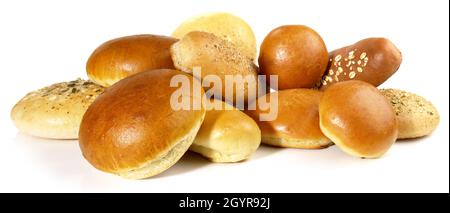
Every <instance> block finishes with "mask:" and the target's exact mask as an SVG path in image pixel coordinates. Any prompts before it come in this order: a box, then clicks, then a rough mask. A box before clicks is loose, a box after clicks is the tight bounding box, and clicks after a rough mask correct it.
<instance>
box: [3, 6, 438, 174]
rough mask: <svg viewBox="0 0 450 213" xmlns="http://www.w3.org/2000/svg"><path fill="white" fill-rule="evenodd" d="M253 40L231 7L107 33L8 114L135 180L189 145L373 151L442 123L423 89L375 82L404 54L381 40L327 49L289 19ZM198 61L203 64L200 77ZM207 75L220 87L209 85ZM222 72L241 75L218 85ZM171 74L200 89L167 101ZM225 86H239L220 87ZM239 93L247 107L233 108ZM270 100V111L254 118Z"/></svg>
mask: <svg viewBox="0 0 450 213" xmlns="http://www.w3.org/2000/svg"><path fill="white" fill-rule="evenodd" d="M256 47H257V44H256V38H255V35H254V34H253V31H252V29H251V28H250V26H249V25H248V24H247V23H246V22H245V21H243V20H242V19H241V18H239V17H236V16H234V15H232V14H228V13H209V14H204V15H200V16H196V17H193V18H191V19H189V20H186V21H185V22H183V23H182V24H181V25H180V26H179V27H178V28H177V29H176V30H175V31H174V33H173V34H172V36H171V37H168V36H160V35H133V36H127V37H121V38H117V39H113V40H110V41H107V42H105V43H103V44H102V45H100V46H99V47H97V48H96V49H95V50H94V52H93V53H92V55H91V56H90V57H89V60H88V61H87V65H86V70H87V76H88V78H89V80H81V79H77V80H75V81H69V82H62V83H57V84H54V85H51V86H48V87H44V88H42V89H39V90H37V91H33V92H31V93H29V94H27V95H26V96H25V97H23V98H22V99H21V100H20V101H19V102H18V103H17V104H16V105H15V106H14V107H13V109H12V111H11V118H12V120H13V122H14V124H15V125H16V126H17V128H18V129H19V130H20V131H22V132H24V133H27V134H30V135H33V136H37V137H43V138H52V139H78V140H79V144H80V148H81V151H82V153H83V156H84V157H85V158H86V160H87V161H89V163H91V164H92V165H93V166H94V167H96V168H97V169H99V170H102V171H105V172H109V173H113V174H116V175H120V176H123V177H125V178H132V179H142V178H148V177H151V176H154V175H157V174H159V173H161V172H163V171H165V170H167V169H168V168H170V167H171V166H172V165H174V164H175V163H176V162H177V161H178V160H179V159H180V158H181V157H182V156H183V155H184V153H186V152H187V151H188V150H191V151H193V152H196V153H199V154H201V155H203V156H204V157H206V158H208V159H210V160H211V161H212V162H239V161H243V160H246V159H249V158H250V157H251V155H252V154H253V153H254V152H255V151H256V150H257V149H258V147H259V145H260V143H261V142H262V143H265V144H268V145H271V146H277V147H288V148H301V149H321V148H326V147H329V146H331V145H334V144H335V145H337V146H338V147H339V148H340V149H341V150H342V151H344V152H345V153H347V154H350V155H353V156H357V157H361V158H377V157H380V156H382V155H383V154H384V153H386V152H387V151H388V150H389V148H390V147H391V145H392V144H393V143H394V142H395V141H396V140H397V139H407V138H417V137H423V136H426V135H429V134H430V133H431V132H432V131H433V130H434V129H435V128H436V127H437V125H438V123H439V114H438V112H437V110H436V108H435V107H434V106H433V105H432V104H431V103H430V102H428V101H427V100H425V99H424V98H422V97H420V96H418V95H415V94H412V93H409V92H406V91H402V90H396V89H380V90H379V89H377V86H379V85H381V84H382V83H383V82H385V81H386V80H387V79H388V78H389V77H391V76H392V75H393V74H394V73H395V72H396V71H397V70H398V69H399V67H400V64H401V61H402V55H401V53H400V51H399V50H398V49H397V48H396V46H395V45H394V44H393V43H392V42H391V41H389V40H388V39H385V38H367V39H363V40H361V41H358V42H356V43H355V44H353V45H350V46H346V47H343V48H340V49H337V50H334V51H331V52H329V50H328V49H327V47H326V45H325V42H324V41H323V39H322V38H321V37H320V35H319V34H318V33H317V32H316V31H314V30H313V29H311V28H309V27H307V26H303V25H288V26H281V27H278V28H276V29H274V30H273V31H271V32H270V33H269V34H268V35H267V36H266V37H265V39H264V41H263V42H262V44H261V47H260V52H259V57H258V58H257V48H256ZM256 61H257V62H258V65H257V64H256V63H255V62H256ZM195 67H201V68H202V74H201V75H200V76H195V75H194V70H195ZM211 74H212V75H215V76H217V78H218V80H219V81H222V82H223V84H222V86H223V87H222V88H217V87H213V86H211V83H212V82H210V80H209V79H208V78H207V77H206V76H207V75H211ZM226 75H231V76H233V75H245V76H249V79H248V81H246V82H245V84H244V85H234V84H236V83H233V85H226V84H227V83H229V82H226V81H225V80H224V79H225V76H226ZM258 75H265V76H267V77H270V76H277V78H278V85H276V86H275V87H274V88H272V90H270V91H269V90H265V93H264V94H262V95H259V96H258V95H254V94H250V93H248V91H249V90H251V89H252V88H260V87H261V86H266V85H265V82H261V81H260V80H259V78H258ZM175 76H177V77H182V78H184V79H186V81H188V82H189V83H191V84H193V85H195V84H197V85H201V87H200V90H201V93H199V94H197V95H196V93H193V95H192V93H189V92H190V90H189V91H182V92H187V93H186V94H188V95H185V96H183V97H182V98H183V99H186V100H187V101H188V102H187V103H189V107H187V108H180V109H174V108H173V107H172V105H171V101H173V100H172V95H173V94H174V93H176V92H177V88H176V87H174V86H173V85H171V79H173V78H174V77H175ZM227 86H233V88H235V87H234V86H240V88H242V91H243V93H242V91H240V90H238V89H236V90H234V91H233V93H232V96H226V95H225V94H223V91H224V90H225V88H226V87H227ZM268 86H274V85H268ZM236 88H239V87H236ZM210 92H218V93H219V94H223V95H222V96H220V95H219V96H218V97H216V96H208V94H209V93H210ZM215 94H217V93H215ZM238 99H243V100H245V102H246V103H247V104H248V105H250V103H252V104H253V105H254V106H256V108H255V109H250V107H248V108H244V109H241V108H239V107H236V104H235V102H234V101H236V100H238ZM205 100H206V101H205ZM260 100H264V101H268V102H270V101H271V100H272V101H277V105H276V109H271V107H272V105H270V107H269V108H264V107H259V104H260V103H262V102H260ZM270 110H275V111H276V112H277V116H276V117H275V119H272V120H262V119H260V116H261V114H263V113H265V112H267V111H270Z"/></svg>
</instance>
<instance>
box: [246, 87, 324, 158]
mask: <svg viewBox="0 0 450 213" xmlns="http://www.w3.org/2000/svg"><path fill="white" fill-rule="evenodd" d="M275 94H277V95H278V100H277V99H275V97H276V96H275ZM321 96H322V93H321V92H319V91H317V90H312V89H290V90H281V91H278V92H274V93H270V94H267V95H265V96H262V97H260V98H259V99H265V100H267V101H278V105H269V106H270V107H269V108H268V109H267V110H261V109H259V105H257V107H256V110H247V111H246V113H247V114H248V115H250V117H252V118H253V119H254V120H255V121H256V122H257V124H258V126H259V128H260V129H261V135H262V136H261V137H262V142H263V143H265V144H269V145H272V146H279V147H288V148H301V149H320V148H325V147H328V146H330V145H332V143H331V141H330V140H329V139H328V138H327V137H325V135H324V134H323V133H322V131H321V130H320V127H319V101H320V97H321ZM274 108H275V109H274ZM270 110H278V114H277V117H276V119H275V120H272V121H261V120H260V115H261V113H266V112H268V111H270Z"/></svg>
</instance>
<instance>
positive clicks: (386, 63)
mask: <svg viewBox="0 0 450 213" xmlns="http://www.w3.org/2000/svg"><path fill="white" fill-rule="evenodd" d="M401 62H402V54H401V52H400V51H399V50H398V49H397V47H395V45H394V44H393V43H392V42H391V41H389V40H388V39H385V38H368V39H364V40H361V41H359V42H357V43H355V44H353V45H350V46H347V47H343V48H340V49H337V50H334V51H333V52H331V53H330V59H329V64H328V68H327V72H326V73H325V75H324V76H323V77H322V80H321V82H320V84H321V85H322V87H321V88H322V89H326V88H327V87H328V86H330V85H332V84H334V83H336V82H341V81H347V80H361V81H365V82H367V83H370V84H372V85H374V86H379V85H381V84H382V83H383V82H385V81H386V80H387V79H388V78H389V77H391V76H392V75H393V74H394V73H395V72H396V71H397V70H398V68H399V67H400V64H401Z"/></svg>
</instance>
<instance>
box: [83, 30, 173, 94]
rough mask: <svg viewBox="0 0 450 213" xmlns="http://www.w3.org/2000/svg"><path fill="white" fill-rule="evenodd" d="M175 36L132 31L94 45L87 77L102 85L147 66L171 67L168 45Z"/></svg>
mask: <svg viewBox="0 0 450 213" xmlns="http://www.w3.org/2000/svg"><path fill="white" fill-rule="evenodd" d="M176 41H177V39H175V38H171V37H167V36H159V35H148V34H145V35H133V36H125V37H121V38H116V39H113V40H110V41H107V42H105V43H103V44H102V45H100V46H99V47H97V49H95V51H94V52H93V53H92V54H91V56H90V57H89V59H88V62H87V64H86V70H87V75H88V76H89V78H90V79H91V80H92V81H94V82H96V83H98V84H100V85H102V86H105V87H108V86H111V85H113V84H114V83H116V82H117V81H119V80H120V79H123V78H125V77H127V76H130V75H133V74H136V73H139V72H142V71H146V70H151V69H164V68H167V69H172V68H174V66H173V62H172V58H171V57H170V50H169V49H170V46H171V45H172V44H173V43H175V42H176Z"/></svg>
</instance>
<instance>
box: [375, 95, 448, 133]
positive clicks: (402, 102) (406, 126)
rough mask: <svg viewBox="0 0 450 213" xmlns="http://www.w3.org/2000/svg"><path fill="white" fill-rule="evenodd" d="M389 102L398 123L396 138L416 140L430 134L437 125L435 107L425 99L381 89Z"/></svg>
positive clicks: (437, 117)
mask: <svg viewBox="0 0 450 213" xmlns="http://www.w3.org/2000/svg"><path fill="white" fill-rule="evenodd" d="M380 91H381V93H382V94H383V95H384V96H385V97H386V98H387V99H388V100H389V101H390V102H391V104H392V107H394V111H395V115H396V116H397V121H398V138H399V139H408V138H418V137H423V136H426V135H429V134H431V133H432V132H433V131H434V129H436V127H437V126H438V124H439V120H440V116H439V112H438V111H437V109H436V107H434V106H433V104H432V103H431V102H429V101H427V100H426V99H425V98H423V97H421V96H419V95H416V94H413V93H410V92H406V91H403V90H398V89H381V90H380Z"/></svg>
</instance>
